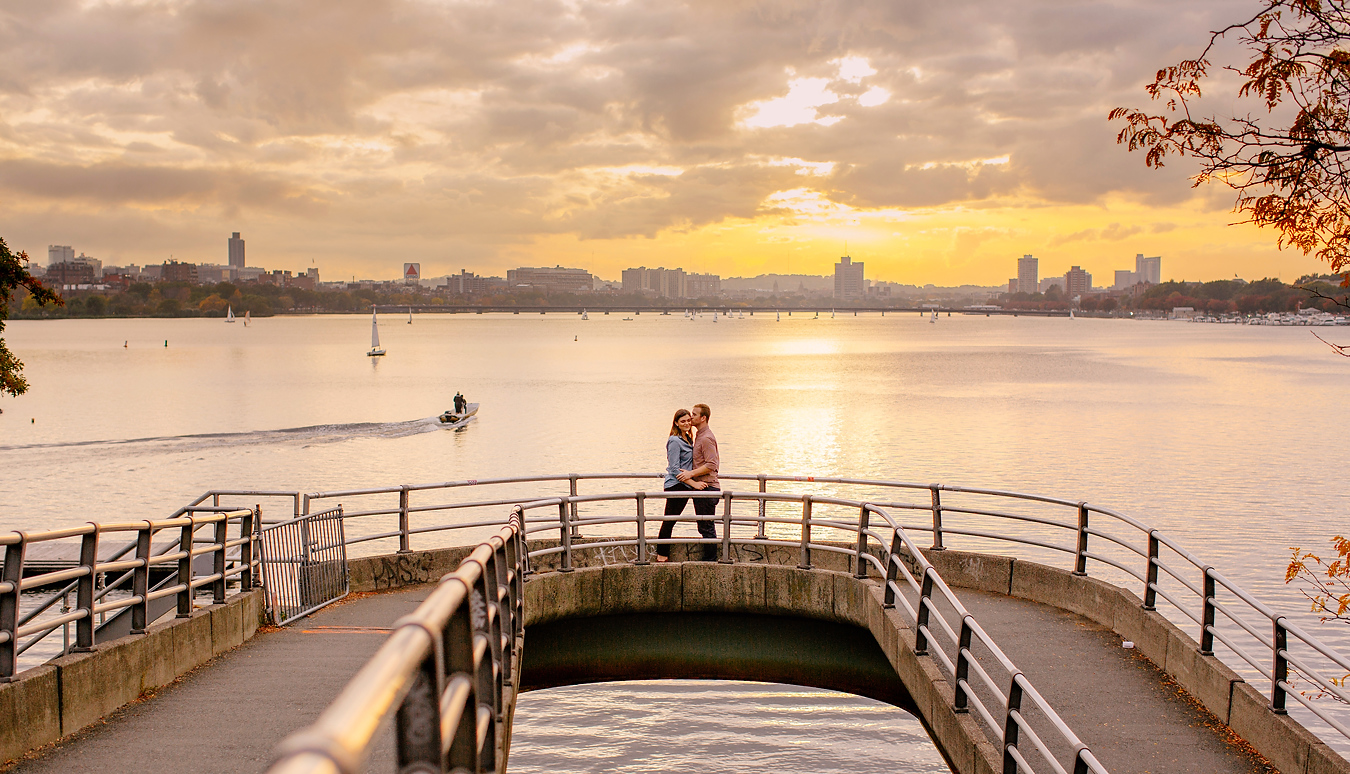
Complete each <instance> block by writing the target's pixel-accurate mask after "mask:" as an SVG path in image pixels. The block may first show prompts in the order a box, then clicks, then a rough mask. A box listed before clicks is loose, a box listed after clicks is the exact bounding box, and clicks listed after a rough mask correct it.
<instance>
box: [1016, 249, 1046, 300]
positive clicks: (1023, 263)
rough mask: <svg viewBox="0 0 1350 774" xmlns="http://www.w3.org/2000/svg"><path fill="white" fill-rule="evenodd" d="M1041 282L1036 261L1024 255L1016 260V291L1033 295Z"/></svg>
mask: <svg viewBox="0 0 1350 774" xmlns="http://www.w3.org/2000/svg"><path fill="white" fill-rule="evenodd" d="M1040 281H1041V271H1040V266H1039V264H1037V262H1036V259H1035V258H1034V257H1032V256H1030V255H1024V256H1022V257H1021V258H1018V259H1017V289H1018V290H1019V291H1021V292H1023V293H1035V292H1036V290H1037V289H1039V285H1040Z"/></svg>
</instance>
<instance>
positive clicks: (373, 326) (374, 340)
mask: <svg viewBox="0 0 1350 774" xmlns="http://www.w3.org/2000/svg"><path fill="white" fill-rule="evenodd" d="M379 348H380V321H379V319H378V318H376V316H375V312H371V313H370V351H371V352H374V351H375V350H377V349H379Z"/></svg>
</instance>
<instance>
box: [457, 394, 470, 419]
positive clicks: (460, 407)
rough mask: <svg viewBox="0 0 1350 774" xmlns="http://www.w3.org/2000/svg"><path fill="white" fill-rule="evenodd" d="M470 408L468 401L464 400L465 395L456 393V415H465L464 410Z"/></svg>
mask: <svg viewBox="0 0 1350 774" xmlns="http://www.w3.org/2000/svg"><path fill="white" fill-rule="evenodd" d="M468 406H469V402H468V401H467V400H465V399H464V395H463V394H461V393H458V392H456V393H455V413H456V414H463V413H464V409H466V408H468Z"/></svg>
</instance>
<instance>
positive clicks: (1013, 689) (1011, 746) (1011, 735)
mask: <svg viewBox="0 0 1350 774" xmlns="http://www.w3.org/2000/svg"><path fill="white" fill-rule="evenodd" d="M1021 676H1022V673H1021V672H1014V673H1013V676H1012V681H1011V682H1010V683H1009V685H1008V712H1007V714H1006V715H1005V716H1004V720H1003V774H1017V759H1016V758H1014V757H1013V755H1012V753H1011V752H1009V751H1010V750H1016V749H1017V742H1018V739H1019V737H1020V736H1021V727H1020V726H1018V725H1017V717H1016V716H1017V715H1018V714H1019V713H1021V711H1022V684H1021V683H1020V682H1018V678H1020V677H1021Z"/></svg>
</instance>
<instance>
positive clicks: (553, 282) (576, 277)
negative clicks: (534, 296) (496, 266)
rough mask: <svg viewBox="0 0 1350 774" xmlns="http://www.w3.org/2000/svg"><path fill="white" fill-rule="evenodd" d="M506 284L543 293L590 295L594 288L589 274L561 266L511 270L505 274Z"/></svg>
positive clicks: (523, 267) (583, 270)
mask: <svg viewBox="0 0 1350 774" xmlns="http://www.w3.org/2000/svg"><path fill="white" fill-rule="evenodd" d="M506 282H507V284H508V285H510V286H511V287H512V288H513V289H515V288H522V287H524V288H532V289H534V290H540V291H543V292H545V293H590V292H591V290H592V289H593V288H594V287H595V283H594V281H593V280H592V279H591V273H590V272H588V271H586V270H585V269H565V268H563V267H562V266H555V267H553V268H551V269H549V268H537V269H536V268H529V267H525V266H522V267H520V268H519V269H511V270H509V271H507V272H506Z"/></svg>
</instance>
